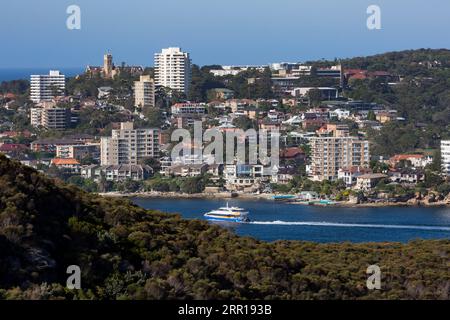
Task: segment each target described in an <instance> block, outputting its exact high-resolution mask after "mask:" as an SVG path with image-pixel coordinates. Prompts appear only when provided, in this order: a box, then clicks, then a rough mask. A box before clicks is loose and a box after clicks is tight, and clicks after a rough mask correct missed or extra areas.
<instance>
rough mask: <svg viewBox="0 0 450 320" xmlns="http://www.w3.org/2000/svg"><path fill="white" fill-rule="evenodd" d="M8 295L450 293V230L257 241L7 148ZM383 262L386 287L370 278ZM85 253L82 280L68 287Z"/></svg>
mask: <svg viewBox="0 0 450 320" xmlns="http://www.w3.org/2000/svg"><path fill="white" fill-rule="evenodd" d="M0 186H1V188H0V299H231V298H233V299H271V298H273V299H368V298H375V299H379V298H380V299H381V298H383V299H384V298H396V299H397V298H408V299H410V298H411V299H412V298H414V299H415V298H420V299H431V298H437V299H449V298H450V272H449V254H450V241H449V240H443V241H414V242H411V243H409V244H398V243H380V244H350V243H342V244H317V243H309V242H294V241H292V242H290V241H280V242H275V243H265V242H260V241H257V240H254V239H251V238H243V237H238V236H235V235H233V234H232V233H230V232H229V231H227V230H225V229H222V228H220V227H217V226H211V225H209V224H208V223H206V222H202V221H187V220H183V219H181V218H180V217H179V216H178V215H169V214H164V213H161V212H157V211H148V210H144V209H141V208H139V207H137V206H134V205H132V204H131V203H130V202H128V201H126V200H120V199H109V198H102V197H99V196H96V195H92V194H88V193H85V192H83V191H81V190H79V189H77V188H76V187H72V186H68V185H63V184H61V183H58V182H54V181H52V180H50V179H48V178H46V177H44V176H42V175H41V174H39V173H38V172H36V171H35V170H33V169H31V168H28V167H24V166H22V165H20V164H19V163H17V162H12V161H10V160H8V159H7V158H5V157H4V156H1V155H0ZM371 264H378V265H379V266H380V267H381V270H382V290H380V291H376V290H375V291H369V290H368V289H367V288H366V279H367V275H366V269H367V267H368V266H369V265H371ZM69 265H79V266H80V267H81V270H82V282H81V286H82V289H81V290H69V289H67V288H65V284H66V279H67V277H68V275H67V274H66V268H67V267H68V266H69Z"/></svg>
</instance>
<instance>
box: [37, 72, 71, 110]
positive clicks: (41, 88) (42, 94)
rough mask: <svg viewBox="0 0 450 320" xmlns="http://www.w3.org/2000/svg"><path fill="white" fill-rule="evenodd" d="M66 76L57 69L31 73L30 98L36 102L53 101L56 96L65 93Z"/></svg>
mask: <svg viewBox="0 0 450 320" xmlns="http://www.w3.org/2000/svg"><path fill="white" fill-rule="evenodd" d="M65 89H66V77H65V76H64V75H63V74H61V73H60V72H59V71H57V70H50V72H49V74H45V75H31V81H30V99H31V101H33V102H35V103H39V102H42V101H51V100H52V99H53V98H54V97H55V96H61V95H64V90H65Z"/></svg>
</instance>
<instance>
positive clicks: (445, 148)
mask: <svg viewBox="0 0 450 320" xmlns="http://www.w3.org/2000/svg"><path fill="white" fill-rule="evenodd" d="M441 163H442V173H443V174H445V175H446V176H448V177H449V176H450V140H442V141H441Z"/></svg>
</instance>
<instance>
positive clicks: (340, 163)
mask: <svg viewBox="0 0 450 320" xmlns="http://www.w3.org/2000/svg"><path fill="white" fill-rule="evenodd" d="M310 144H311V164H310V168H309V176H310V177H311V179H312V180H314V181H323V180H336V179H337V177H338V171H339V169H341V168H346V167H368V165H369V161H370V153H369V141H367V140H360V139H359V138H356V137H313V138H310Z"/></svg>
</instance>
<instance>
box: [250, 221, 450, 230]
mask: <svg viewBox="0 0 450 320" xmlns="http://www.w3.org/2000/svg"><path fill="white" fill-rule="evenodd" d="M250 224H259V225H286V226H314V227H340V228H380V229H410V230H428V231H449V232H450V227H439V226H414V225H396V224H359V223H337V222H313V221H312V222H311V221H279V220H277V221H252V222H250Z"/></svg>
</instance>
